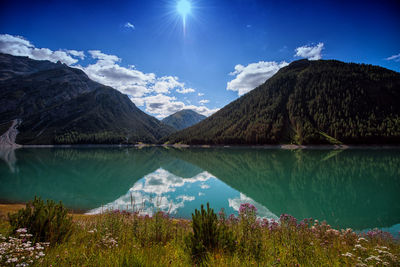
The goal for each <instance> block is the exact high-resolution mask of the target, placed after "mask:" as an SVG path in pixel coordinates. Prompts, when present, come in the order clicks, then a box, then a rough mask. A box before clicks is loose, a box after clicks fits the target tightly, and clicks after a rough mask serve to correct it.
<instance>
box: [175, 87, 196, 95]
mask: <svg viewBox="0 0 400 267" xmlns="http://www.w3.org/2000/svg"><path fill="white" fill-rule="evenodd" d="M176 92H177V93H180V94H188V93H194V92H196V90H194V89H193V88H182V89H176Z"/></svg>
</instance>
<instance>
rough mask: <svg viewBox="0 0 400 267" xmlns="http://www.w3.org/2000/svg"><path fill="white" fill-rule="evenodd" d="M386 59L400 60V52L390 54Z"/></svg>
mask: <svg viewBox="0 0 400 267" xmlns="http://www.w3.org/2000/svg"><path fill="white" fill-rule="evenodd" d="M385 59H386V60H393V61H396V62H400V54H397V55H393V56H390V57H388V58H385Z"/></svg>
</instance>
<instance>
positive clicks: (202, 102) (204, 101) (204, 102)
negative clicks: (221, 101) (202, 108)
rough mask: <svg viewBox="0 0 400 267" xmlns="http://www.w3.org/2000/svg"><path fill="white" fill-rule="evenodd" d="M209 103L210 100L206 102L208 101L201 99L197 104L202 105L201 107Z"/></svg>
mask: <svg viewBox="0 0 400 267" xmlns="http://www.w3.org/2000/svg"><path fill="white" fill-rule="evenodd" d="M209 102H210V100H208V99H202V100H200V101H199V103H200V104H202V105H204V104H207V103H209Z"/></svg>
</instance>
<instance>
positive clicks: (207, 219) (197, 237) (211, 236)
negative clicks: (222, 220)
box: [187, 203, 219, 262]
mask: <svg viewBox="0 0 400 267" xmlns="http://www.w3.org/2000/svg"><path fill="white" fill-rule="evenodd" d="M192 227H193V233H190V234H189V237H188V239H187V246H188V248H189V249H190V252H191V255H192V258H193V260H194V261H195V262H201V261H202V260H203V259H204V258H205V257H206V256H207V252H208V251H212V250H214V249H215V248H217V246H218V237H219V231H218V230H219V229H218V220H217V215H216V214H215V213H214V210H213V209H210V204H209V203H207V209H206V210H205V209H204V206H203V205H201V209H200V211H198V210H197V209H196V210H195V211H194V214H193V213H192Z"/></svg>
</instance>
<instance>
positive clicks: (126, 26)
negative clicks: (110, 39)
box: [124, 21, 135, 30]
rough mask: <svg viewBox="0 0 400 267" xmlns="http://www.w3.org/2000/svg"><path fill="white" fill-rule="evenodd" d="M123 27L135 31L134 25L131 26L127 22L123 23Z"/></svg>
mask: <svg viewBox="0 0 400 267" xmlns="http://www.w3.org/2000/svg"><path fill="white" fill-rule="evenodd" d="M124 27H125V28H128V29H132V30H134V29H135V25H133V24H132V23H130V22H129V21H128V22H127V23H125V25H124Z"/></svg>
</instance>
